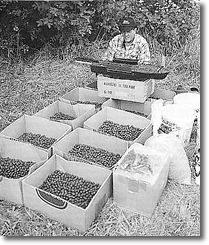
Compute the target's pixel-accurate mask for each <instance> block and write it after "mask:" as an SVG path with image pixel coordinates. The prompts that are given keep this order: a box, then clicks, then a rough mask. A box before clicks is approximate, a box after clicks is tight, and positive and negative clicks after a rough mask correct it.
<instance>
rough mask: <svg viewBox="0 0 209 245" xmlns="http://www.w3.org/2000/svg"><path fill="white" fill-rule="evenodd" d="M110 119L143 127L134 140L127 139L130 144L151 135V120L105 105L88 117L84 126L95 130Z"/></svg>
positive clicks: (141, 141) (142, 140) (142, 141)
mask: <svg viewBox="0 0 209 245" xmlns="http://www.w3.org/2000/svg"><path fill="white" fill-rule="evenodd" d="M107 120H110V121H113V122H114V123H118V124H120V125H130V126H131V125H132V126H134V127H136V128H140V129H143V131H142V132H141V134H140V135H139V136H138V138H136V139H135V140H134V141H127V142H128V145H129V146H130V145H131V144H133V143H134V142H138V143H141V144H144V143H145V141H146V140H147V139H148V138H149V137H150V136H151V135H152V124H151V121H150V120H149V119H147V118H145V117H142V116H139V115H136V114H134V113H130V112H126V111H122V110H119V109H115V108H111V107H106V108H104V109H102V110H101V111H99V112H98V113H96V114H95V115H93V116H92V117H90V118H89V119H88V120H86V121H85V122H84V128H86V129H89V130H94V131H97V130H98V129H99V127H100V126H101V125H102V124H103V122H105V121H107Z"/></svg>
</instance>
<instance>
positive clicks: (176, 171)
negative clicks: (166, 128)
mask: <svg viewBox="0 0 209 245" xmlns="http://www.w3.org/2000/svg"><path fill="white" fill-rule="evenodd" d="M145 146H150V147H152V148H153V149H156V150H158V151H161V152H164V153H167V154H169V155H170V166H169V173H168V178H169V179H171V180H174V181H176V182H178V183H180V184H186V185H190V184H191V169H190V166H189V161H188V158H187V155H186V152H185V150H184V148H183V146H182V144H181V141H180V140H179V139H178V138H176V137H175V136H173V135H169V134H168V135H167V134H162V135H158V136H152V137H150V138H149V139H147V141H146V142H145Z"/></svg>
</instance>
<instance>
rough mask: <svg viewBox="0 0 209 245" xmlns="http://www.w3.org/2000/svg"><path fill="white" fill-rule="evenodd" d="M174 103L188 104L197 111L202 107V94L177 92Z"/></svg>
mask: <svg viewBox="0 0 209 245" xmlns="http://www.w3.org/2000/svg"><path fill="white" fill-rule="evenodd" d="M173 101H174V104H180V105H182V106H183V105H187V106H189V107H191V108H193V109H194V110H195V111H198V110H199V109H200V94H199V93H182V94H177V95H175V96H174V98H173Z"/></svg>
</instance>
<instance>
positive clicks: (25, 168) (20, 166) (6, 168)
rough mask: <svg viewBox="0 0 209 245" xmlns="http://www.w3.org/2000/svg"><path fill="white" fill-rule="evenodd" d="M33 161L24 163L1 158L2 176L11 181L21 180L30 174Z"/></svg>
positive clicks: (0, 172)
mask: <svg viewBox="0 0 209 245" xmlns="http://www.w3.org/2000/svg"><path fill="white" fill-rule="evenodd" d="M33 164H34V162H32V161H22V160H19V159H12V158H9V157H5V158H3V157H0V176H4V177H6V178H10V179H19V178H21V177H24V176H26V175H27V174H28V173H29V170H30V167H31V166H32V165H33Z"/></svg>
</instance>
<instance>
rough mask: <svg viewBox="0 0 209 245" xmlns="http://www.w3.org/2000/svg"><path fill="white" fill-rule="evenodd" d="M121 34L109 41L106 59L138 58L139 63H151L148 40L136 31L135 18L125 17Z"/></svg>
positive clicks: (121, 26)
mask: <svg viewBox="0 0 209 245" xmlns="http://www.w3.org/2000/svg"><path fill="white" fill-rule="evenodd" d="M120 31H121V34H119V35H117V36H115V37H114V38H113V39H112V40H111V41H110V43H109V47H108V49H107V51H106V52H105V54H104V57H103V59H104V60H110V61H113V59H114V58H122V59H137V60H138V63H139V64H141V63H149V61H150V51H149V46H148V43H147V41H146V40H145V39H144V38H143V37H142V36H140V35H139V34H137V33H136V31H137V26H136V23H135V21H134V19H133V18H131V17H127V18H123V19H122V21H121V25H120Z"/></svg>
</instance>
